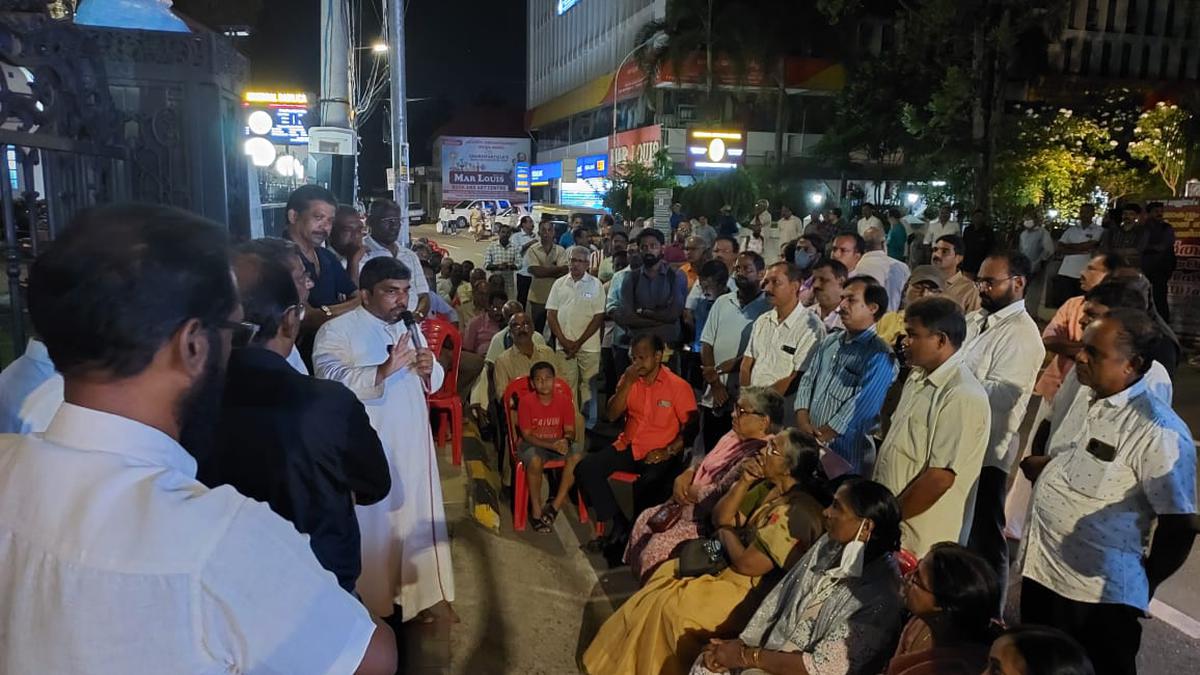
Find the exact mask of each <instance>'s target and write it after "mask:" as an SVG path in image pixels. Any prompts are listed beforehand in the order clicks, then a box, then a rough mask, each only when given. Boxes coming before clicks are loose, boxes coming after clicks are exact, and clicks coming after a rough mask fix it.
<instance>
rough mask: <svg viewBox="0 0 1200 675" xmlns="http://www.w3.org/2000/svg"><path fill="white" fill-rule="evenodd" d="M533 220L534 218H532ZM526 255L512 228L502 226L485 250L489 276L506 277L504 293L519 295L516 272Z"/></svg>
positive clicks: (486, 268) (509, 295)
mask: <svg viewBox="0 0 1200 675" xmlns="http://www.w3.org/2000/svg"><path fill="white" fill-rule="evenodd" d="M530 222H532V219H530ZM523 259H524V255H522V253H521V249H520V247H519V246H518V245H517V243H516V242H514V241H513V236H512V228H511V227H509V226H508V225H501V226H500V233H499V235H498V236H497V238H496V241H494V242H492V244H491V245H490V246H488V247H487V250H486V251H484V252H483V269H485V270H487V271H488V274H489V276H493V275H496V274H499V275H500V276H501V277H503V278H504V294H505V295H507V296H508V297H510V298H515V297H517V281H516V276H515V272H516V271H517V270H518V269H520V266H521V261H522V260H523Z"/></svg>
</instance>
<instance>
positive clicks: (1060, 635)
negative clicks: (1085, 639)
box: [983, 626, 1096, 675]
mask: <svg viewBox="0 0 1200 675" xmlns="http://www.w3.org/2000/svg"><path fill="white" fill-rule="evenodd" d="M1095 672H1096V671H1095V669H1093V667H1092V662H1091V661H1089V660H1088V657H1087V654H1085V653H1084V651H1083V647H1080V646H1079V643H1078V642H1076V641H1075V639H1074V638H1072V637H1071V636H1070V635H1067V634H1066V633H1064V632H1062V631H1061V630H1059V629H1057V628H1051V627H1050V626H1018V627H1016V628H1010V629H1008V630H1007V631H1005V632H1004V633H1003V634H1002V635H1001V636H1000V637H998V638H996V641H995V642H993V643H992V650H991V652H990V653H989V654H988V664H987V669H986V670H984V671H983V675H1094V673H1095Z"/></svg>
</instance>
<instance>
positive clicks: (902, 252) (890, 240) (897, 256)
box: [887, 207, 908, 262]
mask: <svg viewBox="0 0 1200 675" xmlns="http://www.w3.org/2000/svg"><path fill="white" fill-rule="evenodd" d="M887 219H888V231H887V254H888V257H889V258H891V259H892V260H899V261H900V262H904V261H905V260H908V226H906V225H905V224H904V221H903V220H902V219H901V218H900V209H898V208H895V207H892V208H889V209H888V211H887Z"/></svg>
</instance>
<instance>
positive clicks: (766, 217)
mask: <svg viewBox="0 0 1200 675" xmlns="http://www.w3.org/2000/svg"><path fill="white" fill-rule="evenodd" d="M768 206H769V204H768V202H767V200H765V199H760V200H758V201H757V202H755V203H754V214H753V215H751V216H750V222H748V223H746V227H744V228H742V229H741V230H740V231H739V232H738V248H739V249H741V250H742V251H754V252H755V253H757V254H759V255H762V254H763V251H765V250H766V243H767V240H766V238H765V237H764V235H763V232H764V231H765V230H766V228H769V227H770V226H771V212H770V211H768V210H767V207H768Z"/></svg>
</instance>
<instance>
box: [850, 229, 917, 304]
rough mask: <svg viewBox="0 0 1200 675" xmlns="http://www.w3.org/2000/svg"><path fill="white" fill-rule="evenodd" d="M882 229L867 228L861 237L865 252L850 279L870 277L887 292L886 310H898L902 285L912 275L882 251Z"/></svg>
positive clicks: (906, 266)
mask: <svg viewBox="0 0 1200 675" xmlns="http://www.w3.org/2000/svg"><path fill="white" fill-rule="evenodd" d="M883 239H884V234H883V228H879V227H869V228H867V232H866V235H865V236H864V237H863V244H864V245H865V246H866V249H867V252H866V253H864V254H863V256H862V258H860V259H859V261H858V264H857V265H856V266H855V267H854V272H853V273H851V275H850V276H851V277H871V278H872V279H874V280H875V281H878V282H879V283H880V284H881V285H882V286H883V287H884V288H885V289H887V292H888V307H887V308H888V310H891V311H894V310H896V309H899V308H900V298H901V297H902V296H903V294H904V284H905V283H907V282H908V276H909V275H910V274H911V273H912V272H911V271H910V270H909V269H908V265H905V264H904V263H902V262H900V261H899V260H893V259H892V258H889V257H888V254H887V253H886V252H885V251H884V250H883Z"/></svg>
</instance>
